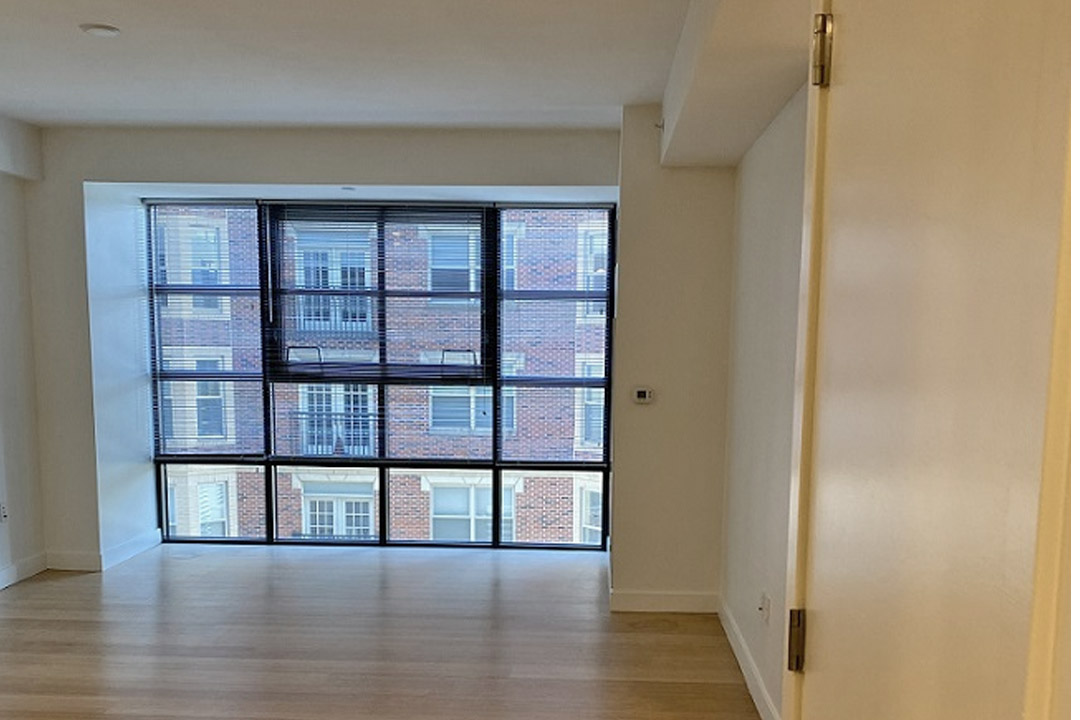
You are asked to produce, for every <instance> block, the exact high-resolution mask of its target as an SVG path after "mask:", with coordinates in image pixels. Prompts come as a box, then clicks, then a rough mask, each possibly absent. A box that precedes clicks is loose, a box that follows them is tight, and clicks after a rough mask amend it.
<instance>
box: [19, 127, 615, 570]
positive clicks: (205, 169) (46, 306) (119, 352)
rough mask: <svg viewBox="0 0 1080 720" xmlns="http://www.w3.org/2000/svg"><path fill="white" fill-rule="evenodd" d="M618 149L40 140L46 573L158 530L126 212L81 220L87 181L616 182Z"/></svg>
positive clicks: (596, 138) (467, 141)
mask: <svg viewBox="0 0 1080 720" xmlns="http://www.w3.org/2000/svg"><path fill="white" fill-rule="evenodd" d="M618 152H619V145H618V133H616V132H611V131H600V130H589V131H566V130H562V131H559V130H551V131H541V130H352V131H346V130H177V129H163V130H150V129H93V128H81V129H49V130H47V131H45V135H44V172H43V175H44V178H43V180H42V181H41V182H39V183H35V184H34V185H33V186H31V187H29V188H28V192H27V208H28V224H29V234H30V276H31V293H32V298H33V320H34V329H35V332H34V351H35V354H36V357H37V359H38V362H37V365H38V379H39V392H38V427H39V434H40V437H41V445H42V446H41V475H42V489H43V496H44V506H45V527H46V546H47V549H48V562H49V565H50V567H57V568H71V569H98V568H100V567H102V565H108V564H109V563H110V562H115V561H117V560H119V559H122V558H123V557H125V556H126V555H127V554H129V553H130V552H131V551H133V550H135V549H137V548H139V547H142V546H145V545H146V544H147V543H149V542H152V541H153V537H154V535H153V530H154V525H155V524H156V518H154V517H152V515H151V514H150V513H149V512H148V507H149V506H148V504H147V499H148V498H150V497H152V495H151V494H150V493H152V488H148V487H147V485H146V484H143V480H142V479H141V478H145V473H146V469H147V466H146V464H145V458H146V457H147V453H148V450H149V447H148V444H147V441H146V433H145V432H141V431H142V428H143V427H144V425H143V423H144V422H145V414H146V413H142V414H141V416H142V419H139V418H138V417H136V416H137V415H139V413H135V412H134V411H135V410H137V409H138V408H139V407H141V406H143V405H144V403H145V402H146V397H147V396H146V393H145V390H144V388H145V385H146V365H145V357H146V354H145V350H143V352H142V354H141V355H140V356H139V357H141V358H143V363H139V362H136V361H135V360H134V358H135V357H136V356H135V355H134V354H133V351H134V349H135V347H134V345H135V344H136V340H137V339H138V340H139V341H140V342H141V338H142V335H143V333H145V322H144V321H142V320H141V318H140V317H139V316H140V311H139V310H138V307H139V306H138V303H137V301H136V293H137V288H136V287H135V285H134V283H135V282H136V276H135V275H134V274H132V273H129V272H128V271H127V270H126V269H125V268H124V267H122V266H127V265H128V264H129V262H130V260H131V252H133V251H132V250H131V248H130V246H126V245H124V244H123V243H124V239H125V238H126V237H127V235H126V230H125V231H124V233H125V234H124V236H123V237H122V238H117V237H112V238H109V232H111V231H110V230H108V228H109V227H120V228H123V227H124V226H125V225H127V224H129V222H130V213H127V212H125V211H124V210H122V209H120V210H117V211H116V213H117V214H113V215H112V216H111V217H110V216H108V213H106V214H105V215H103V216H101V217H97V218H95V216H94V214H93V211H92V210H85V211H84V185H83V184H84V182H86V181H115V182H129V183H130V182H167V183H284V184H323V183H330V184H342V185H383V186H385V185H427V186H435V185H458V186H500V185H511V186H605V185H606V186H612V185H615V183H616V178H617V172H618ZM92 206H93V203H91V207H92ZM84 215H86V219H87V220H88V222H86V225H87V227H86V228H84ZM102 223H103V224H102ZM95 228H96V229H97V231H95ZM103 228H104V229H103ZM87 230H91V231H94V232H93V236H92V237H88V236H87ZM131 230H132V232H135V233H137V229H136V228H135V227H132V228H131ZM98 231H101V232H98ZM99 236H104V237H105V238H106V239H105V240H104V241H100V240H99V239H98V238H99ZM88 242H89V243H90V247H89V255H88V246H87V243H88ZM88 260H89V262H88ZM114 264H115V266H113V265H114ZM141 267H142V266H141V265H140V266H139V267H138V268H136V272H137V271H140V270H141ZM88 297H89V298H90V302H89V304H88ZM92 316H93V317H92ZM136 323H138V324H137V326H136V325H135V324H136ZM91 325H92V326H93V330H94V342H93V345H92V344H91V331H90V329H91ZM91 357H92V358H93V361H91ZM140 398H141V400H140ZM133 413H134V414H133Z"/></svg>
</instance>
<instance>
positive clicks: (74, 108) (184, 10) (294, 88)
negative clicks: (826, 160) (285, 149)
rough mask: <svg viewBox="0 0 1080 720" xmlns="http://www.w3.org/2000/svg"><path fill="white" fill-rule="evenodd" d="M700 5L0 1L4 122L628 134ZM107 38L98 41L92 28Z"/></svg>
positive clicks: (674, 0) (537, 0) (654, 0)
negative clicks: (631, 111) (625, 110)
mask: <svg viewBox="0 0 1080 720" xmlns="http://www.w3.org/2000/svg"><path fill="white" fill-rule="evenodd" d="M686 7H687V0H0V114H4V115H8V116H10V117H14V118H18V119H21V120H26V121H29V122H32V123H36V124H40V125H85V124H105V125H114V124H123V125H136V124H137V125H275V126H283V125H306V126H310V125H442V126H488V127H499V126H505V127H514V126H531V127H612V128H614V127H618V125H619V120H620V114H621V110H620V109H621V106H623V105H626V104H635V103H642V102H659V101H660V99H661V98H662V96H663V94H664V88H665V85H666V82H667V78H668V73H669V70H670V68H671V60H672V57H673V55H674V53H675V48H676V45H677V44H678V41H679V35H680V32H681V30H682V26H683V18H684V16H685V14H686ZM90 22H95V23H109V24H113V25H116V26H118V27H120V28H121V30H122V33H121V34H120V36H119V37H116V38H111V39H103V38H95V37H91V36H89V35H86V34H84V33H82V32H81V31H80V30H79V29H78V25H79V24H80V23H90Z"/></svg>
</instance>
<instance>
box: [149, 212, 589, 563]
mask: <svg viewBox="0 0 1080 720" xmlns="http://www.w3.org/2000/svg"><path fill="white" fill-rule="evenodd" d="M500 212H501V218H500V222H501V229H502V232H501V238H500V258H501V261H500V264H499V268H498V272H499V287H500V299H499V301H498V302H499V313H498V315H499V322H500V327H499V338H498V339H499V345H500V347H501V358H500V360H501V362H500V368H501V373H502V377H503V382H504V385H503V388H502V393H501V402H500V407H501V412H502V419H501V423H500V430H501V433H500V434H501V437H500V447H501V453H500V457H499V458H498V459H496V458H494V457H493V453H494V443H493V437H492V435H493V431H494V427H493V415H494V412H493V411H494V407H493V398H492V386H491V385H490V384H488V385H483V384H480V385H478V384H473V383H471V382H470V383H449V384H444V383H439V382H436V381H432V380H428V381H427V382H424V381H422V380H421V381H418V382H415V383H412V382H407V381H404V382H403V381H401V380H400V379H399V380H397V381H395V382H390V383H387V384H386V385H385V386H380V385H379V383H378V381H376V380H371V379H367V380H365V379H364V378H363V377H358V378H356V380H357V381H356V382H351V381H350V382H337V381H328V380H327V379H325V378H319V377H313V378H311V379H310V380H307V379H306V378H305V376H304V374H303V369H305V368H311V367H315V368H317V369H322V368H324V367H333V366H348V367H356V366H358V365H359V366H365V367H366V366H369V365H370V366H372V367H379V366H393V367H395V368H396V367H407V368H412V369H416V368H419V372H420V377H421V378H424V377H438V376H439V373H440V372H442V371H447V372H463V373H466V374H467V373H468V372H470V371H472V370H473V369H474V368H471V367H470V366H478V365H479V364H480V363H481V362H482V354H483V351H484V343H483V330H484V328H483V327H482V323H483V319H484V316H483V312H482V308H483V303H482V300H481V299H480V297H479V295H480V291H481V290H482V285H483V281H484V278H483V276H482V271H481V267H482V264H483V263H482V261H481V257H482V252H483V248H482V246H481V240H480V226H479V225H478V224H475V223H470V222H468V221H460V222H459V221H456V220H453V219H451V220H450V221H439V218H435V219H434V220H432V219H429V218H424V219H422V220H419V221H417V220H412V219H409V218H405V219H402V220H401V221H399V222H393V221H386V222H384V223H383V224H382V225H381V227H380V226H377V225H376V223H375V222H373V221H371V222H368V221H365V220H364V219H363V218H362V217H361V218H360V219H359V220H353V221H350V222H341V221H335V222H328V221H320V220H319V219H318V218H315V219H308V218H307V217H306V216H305V217H304V218H302V219H296V220H291V219H289V218H288V217H287V216H286V218H285V219H283V220H282V221H280V224H279V225H278V226H277V228H276V234H275V237H276V238H277V241H276V243H277V244H276V245H275V256H274V257H275V258H276V259H277V262H276V263H275V265H274V273H273V274H274V275H275V277H276V282H275V283H274V288H275V292H274V298H275V303H274V312H276V313H279V314H280V319H278V321H277V324H276V326H275V327H276V328H277V331H276V332H277V333H278V335H277V336H275V337H274V340H273V342H274V343H275V347H274V348H272V349H271V353H270V356H272V357H276V362H279V363H281V365H282V367H284V368H285V372H286V373H288V372H290V371H291V370H292V369H293V368H296V369H298V370H299V372H298V373H297V374H296V375H295V377H294V376H289V377H286V380H288V381H285V382H273V383H270V386H269V387H270V390H269V394H270V397H271V403H272V410H271V413H270V416H271V418H272V430H271V432H270V433H269V435H270V437H271V438H272V447H269V448H268V447H264V445H265V442H264V408H263V390H264V386H263V377H262V375H263V372H264V370H265V368H264V367H263V356H264V355H263V342H264V338H263V332H262V322H263V321H262V316H261V304H260V289H259V282H260V279H259V278H260V273H259V264H258V263H259V255H258V226H257V222H258V212H257V210H256V209H255V208H254V207H253V206H252V207H224V206H213V205H202V206H197V205H158V206H155V207H154V211H153V218H154V221H153V228H154V230H153V239H154V243H153V253H154V255H153V257H154V263H153V264H154V268H155V286H156V289H155V292H154V300H155V310H156V323H155V334H156V340H157V346H158V354H157V362H158V376H159V382H158V384H157V408H158V418H157V423H158V425H157V428H158V435H159V451H160V452H161V453H163V454H165V455H168V456H169V457H170V459H171V460H175V462H172V461H170V462H169V463H168V464H166V465H165V477H166V491H165V501H166V505H167V520H168V525H169V528H168V531H169V533H170V534H171V535H172V536H174V537H251V538H261V537H265V536H266V533H267V510H266V505H267V500H266V496H267V483H266V478H265V474H264V470H263V467H264V466H262V465H259V464H248V461H247V459H246V458H251V457H256V456H262V457H265V456H267V455H270V456H274V457H279V458H290V459H292V460H290V461H289V463H290V464H288V465H280V466H278V465H275V466H274V473H275V480H274V482H273V492H274V499H273V502H274V505H275V507H276V513H275V515H276V517H275V524H276V536H277V537H278V538H279V539H283V540H307V539H315V540H321V541H326V540H331V541H333V540H340V541H353V542H356V541H371V540H375V539H377V538H378V536H379V526H378V524H379V514H380V513H379V503H380V497H379V493H380V483H379V472H378V470H377V469H376V468H374V467H365V466H364V459H365V458H368V459H376V458H377V459H380V460H382V461H384V462H385V461H390V466H389V469H388V471H387V480H388V482H387V488H388V498H387V520H388V527H387V537H388V538H389V539H390V540H391V541H454V542H459V541H460V542H487V541H490V539H491V536H492V524H493V522H494V521H495V519H494V518H492V505H493V497H492V482H493V477H494V476H495V474H496V472H495V462H496V460H500V461H501V460H506V461H517V462H522V463H528V462H537V463H553V462H554V463H601V462H602V461H603V460H604V458H605V453H604V438H605V432H604V428H605V424H604V423H605V421H604V412H605V411H604V407H605V403H604V387H603V384H602V382H598V381H597V379H602V378H604V374H605V368H606V354H607V347H606V340H607V302H606V300H605V299H602V298H601V299H597V297H596V296H595V295H593V296H590V298H589V299H579V298H578V297H575V295H574V293H580V292H581V291H593V292H595V291H606V289H607V272H606V271H607V266H608V262H607V259H608V258H607V254H608V247H609V233H608V211H607V210H606V209H507V210H502V211H500ZM380 231H381V232H382V233H383V237H382V238H380V237H379V235H378V233H379V232H380ZM380 247H384V248H385V252H384V253H382V254H380V252H379V248H380ZM380 270H381V271H382V273H383V275H382V278H381V280H382V282H381V283H380V282H379V280H380V278H379V275H378V273H379V272H380ZM380 287H381V288H382V289H383V290H390V291H392V292H390V293H380V292H379V289H380ZM219 288H220V289H219ZM394 291H396V292H394ZM515 291H526V292H524V293H523V294H522V293H519V294H515ZM534 291H547V292H551V291H554V292H555V293H556V295H555V296H554V298H552V297H549V296H542V295H538V294H537V293H536V292H534ZM530 292H532V293H533V294H532V295H530V294H529V293H530ZM380 351H381V353H382V354H380ZM380 357H381V358H382V359H383V360H384V362H383V363H380ZM425 373H426V374H425ZM431 373H434V375H432V374H431ZM275 377H276V376H275ZM526 378H527V379H528V382H523V383H522V384H516V383H515V379H522V380H524V379H526ZM380 403H381V406H380ZM380 438H384V441H385V445H386V447H380V446H379V443H380ZM183 455H194V456H207V455H209V456H214V457H216V458H218V460H217V461H215V463H214V464H207V463H205V461H204V462H203V463H199V462H197V461H196V462H194V463H192V464H185V463H183V462H182V461H181V460H180V457H179V456H183ZM233 455H243V456H246V458H245V459H239V458H238V459H237V461H236V462H235V463H234V464H222V463H225V462H227V461H228V456H233ZM303 458H334V459H335V460H341V459H343V458H348V459H350V460H354V461H355V463H350V466H349V467H318V466H313V465H304V464H303ZM410 460H413V461H427V462H426V464H425V466H424V468H422V469H410V467H409V461H410ZM438 460H446V461H453V462H460V461H476V462H477V463H478V465H483V464H484V461H488V462H489V463H490V464H491V467H489V468H487V469H480V467H477V468H467V469H462V468H461V467H459V468H458V469H454V468H438V467H429V465H431V464H432V462H431V461H438ZM397 461H400V466H399V465H397ZM526 468H527V466H522V467H521V469H518V468H516V467H515V468H514V469H503V470H502V471H501V475H500V477H501V502H502V508H503V512H502V517H501V519H500V524H501V533H502V539H503V541H504V542H523V543H583V544H597V543H599V541H600V527H601V522H600V513H601V509H602V507H603V499H602V486H603V482H602V480H603V473H602V472H601V471H600V470H594V469H589V468H587V467H584V468H581V469H567V470H559V471H552V470H544V471H540V470H536V471H529V470H527V469H526Z"/></svg>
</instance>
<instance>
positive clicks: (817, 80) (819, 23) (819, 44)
mask: <svg viewBox="0 0 1080 720" xmlns="http://www.w3.org/2000/svg"><path fill="white" fill-rule="evenodd" d="M832 36H833V17H832V13H817V14H816V15H814V50H813V53H812V57H811V62H810V84H811V85H816V86H818V87H829V79H830V77H831V75H832Z"/></svg>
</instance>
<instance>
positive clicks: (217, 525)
mask: <svg viewBox="0 0 1080 720" xmlns="http://www.w3.org/2000/svg"><path fill="white" fill-rule="evenodd" d="M165 487H166V496H167V498H168V505H169V507H168V512H167V518H168V522H167V524H166V533H167V534H168V536H169V537H172V538H245V539H265V538H266V502H265V499H264V498H265V497H266V483H265V476H264V474H263V469H262V467H260V466H257V465H252V466H247V465H180V464H168V465H166V466H165Z"/></svg>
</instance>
